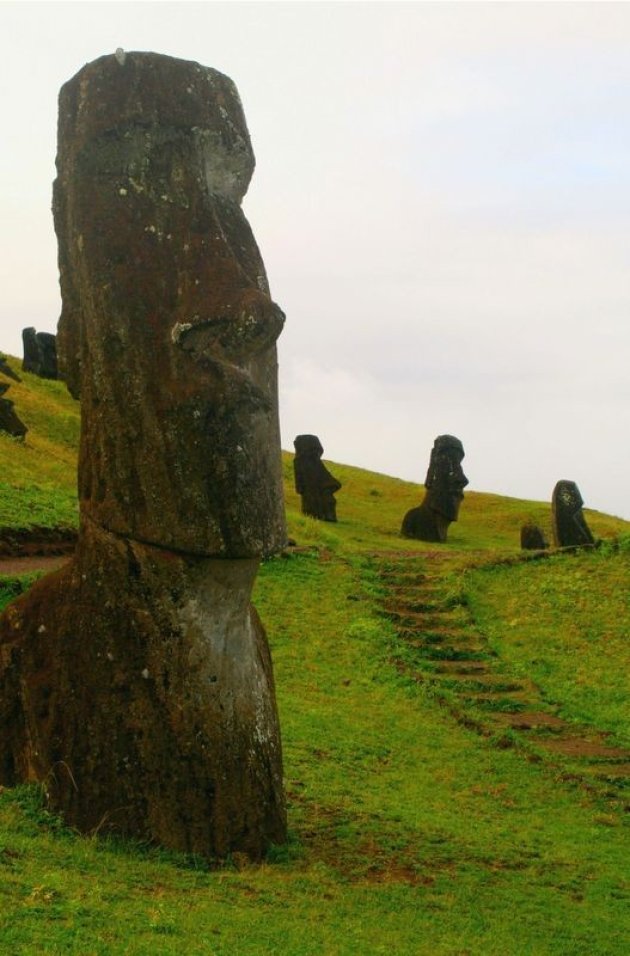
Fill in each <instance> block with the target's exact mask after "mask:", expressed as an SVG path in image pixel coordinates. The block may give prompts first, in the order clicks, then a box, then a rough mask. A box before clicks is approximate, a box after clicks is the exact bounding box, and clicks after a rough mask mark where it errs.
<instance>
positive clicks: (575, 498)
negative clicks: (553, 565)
mask: <svg viewBox="0 0 630 956" xmlns="http://www.w3.org/2000/svg"><path fill="white" fill-rule="evenodd" d="M583 504H584V501H583V499H582V495H581V494H580V489H579V488H578V486H577V485H576V483H575V482H574V481H566V480H565V479H563V480H562V481H559V482H558V483H557V484H556V487H555V488H554V489H553V495H552V499H551V521H552V530H553V538H554V542H555V544H556V546H557V547H559V548H567V547H572V546H573V547H575V546H581V545H590V544H594V543H595V541H594V538H593V535H592V534H591V531H590V528H589V527H588V525H587V524H586V519H585V518H584V514H583V513H582V505H583Z"/></svg>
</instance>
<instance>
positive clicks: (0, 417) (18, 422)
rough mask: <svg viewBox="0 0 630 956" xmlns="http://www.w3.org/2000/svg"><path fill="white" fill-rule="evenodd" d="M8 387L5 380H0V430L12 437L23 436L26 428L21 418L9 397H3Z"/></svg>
mask: <svg viewBox="0 0 630 956" xmlns="http://www.w3.org/2000/svg"><path fill="white" fill-rule="evenodd" d="M0 371H2V369H0ZM9 387H10V386H9V385H8V384H7V382H0V431H3V432H7V434H9V435H11V437H12V438H24V436H25V435H26V433H27V431H28V428H27V427H26V425H25V424H24V422H23V421H22V419H21V418H18V416H17V414H16V412H15V408H14V403H13V402H12V401H11V399H9V398H4V393H5V392H6V391H7V390H8V389H9Z"/></svg>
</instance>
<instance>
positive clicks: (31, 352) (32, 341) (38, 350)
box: [22, 327, 58, 378]
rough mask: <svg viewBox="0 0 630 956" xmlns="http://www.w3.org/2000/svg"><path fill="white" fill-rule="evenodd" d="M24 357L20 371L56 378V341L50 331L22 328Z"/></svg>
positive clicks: (41, 376)
mask: <svg viewBox="0 0 630 956" xmlns="http://www.w3.org/2000/svg"><path fill="white" fill-rule="evenodd" d="M22 343H23V345H24V359H23V361H22V371H23V372H32V373H33V374H34V375H39V377H40V378H57V377H58V368H57V341H56V337H55V336H54V335H53V334H52V332H36V331H35V329H34V328H32V327H29V328H28V329H22Z"/></svg>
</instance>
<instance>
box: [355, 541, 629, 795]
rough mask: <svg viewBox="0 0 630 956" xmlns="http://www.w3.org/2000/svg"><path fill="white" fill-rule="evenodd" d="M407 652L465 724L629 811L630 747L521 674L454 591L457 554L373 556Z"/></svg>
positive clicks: (386, 608)
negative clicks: (583, 721) (568, 716)
mask: <svg viewBox="0 0 630 956" xmlns="http://www.w3.org/2000/svg"><path fill="white" fill-rule="evenodd" d="M372 560H373V562H374V569H375V570H376V572H377V574H378V576H379V578H380V581H381V583H382V585H383V586H384V594H383V597H382V599H381V610H382V613H383V616H384V617H387V618H388V619H389V620H390V621H391V622H392V624H393V626H394V628H395V630H396V632H397V634H398V638H399V641H400V648H401V653H400V657H399V659H398V660H395V661H394V663H395V665H396V666H397V667H398V668H399V670H401V671H404V672H405V673H408V674H410V675H411V676H413V678H414V680H416V681H418V682H420V681H421V682H424V683H427V684H429V685H430V686H431V689H432V693H433V694H434V695H435V696H436V697H437V699H438V700H440V702H441V703H442V704H443V705H444V706H445V707H446V708H447V709H448V710H449V711H450V712H451V714H452V715H453V716H454V717H455V718H456V719H457V720H458V721H459V722H460V723H462V724H465V725H466V726H467V727H469V728H471V729H474V730H476V731H477V732H479V733H481V734H483V735H484V736H486V737H488V738H491V739H493V740H494V741H495V742H496V744H497V746H503V747H509V746H512V747H516V748H517V749H518V750H520V751H522V752H523V754H524V756H526V757H527V759H529V760H535V761H537V762H541V763H543V764H546V765H550V766H551V767H553V768H554V772H555V773H556V774H557V776H558V778H559V779H560V780H566V781H572V782H573V783H578V784H579V785H580V786H581V787H583V788H584V789H586V790H588V791H591V792H595V793H597V795H598V796H600V797H601V796H603V797H604V798H606V799H608V800H611V801H612V802H613V803H614V804H615V805H616V806H617V807H619V808H620V809H623V810H629V809H630V804H628V795H627V790H626V789H625V783H626V782H627V779H628V776H630V750H626V749H624V748H621V747H616V746H614V745H611V742H610V741H609V739H608V738H609V735H608V734H607V733H605V732H602V731H599V730H597V729H596V728H594V727H587V726H580V725H578V724H575V723H570V724H569V723H567V722H566V721H565V720H564V719H563V718H562V717H561V716H560V715H559V713H558V708H557V707H556V706H555V705H554V704H552V703H550V702H549V701H547V700H545V697H544V694H543V693H542V691H541V689H540V688H539V687H538V686H537V685H536V684H534V682H533V681H531V680H529V679H528V678H527V677H523V676H520V675H515V674H514V673H513V672H512V671H511V668H510V666H509V664H508V662H506V661H503V660H501V657H500V656H499V655H498V654H497V653H496V651H495V650H493V649H492V648H491V647H490V645H489V644H488V641H487V640H486V638H485V635H484V634H483V633H482V632H481V631H480V630H479V628H478V627H477V626H476V624H475V621H474V619H473V617H472V615H471V613H470V610H469V608H468V607H467V606H466V604H465V602H464V601H463V600H462V599H461V597H460V596H458V595H457V593H455V592H451V593H449V591H448V572H449V570H450V568H451V566H452V562H453V557H450V558H449V556H448V555H446V554H441V555H436V554H431V555H430V556H429V557H428V559H427V556H424V557H420V556H418V555H416V556H414V557H411V556H408V555H404V556H403V555H398V556H396V557H394V556H393V555H391V556H390V555H388V556H387V558H386V559H384V556H382V555H380V554H375V555H373V557H372Z"/></svg>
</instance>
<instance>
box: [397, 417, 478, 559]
mask: <svg viewBox="0 0 630 956" xmlns="http://www.w3.org/2000/svg"><path fill="white" fill-rule="evenodd" d="M463 458H464V446H463V445H462V443H461V441H460V440H459V438H454V437H453V435H438V437H437V438H436V439H435V441H434V443H433V449H432V451H431V459H430V462H429V470H428V471H427V477H426V479H425V482H424V487H425V488H426V490H427V491H426V495H425V497H424V500H423V502H422V504H421V505H420V506H419V507H418V508H412V509H411V511H408V512H407V514H406V515H405V517H404V518H403V523H402V528H401V533H402V534H403V535H404V537H406V538H417V539H418V540H420V541H441V542H444V541H446V537H447V533H448V526H449V525H450V524H451V522H452V521H457V516H458V514H459V506H460V504H461V502H462V500H463V498H464V488H465V487H466V485H467V484H468V478H466V475H465V474H464V472H463V469H462V459H463Z"/></svg>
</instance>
